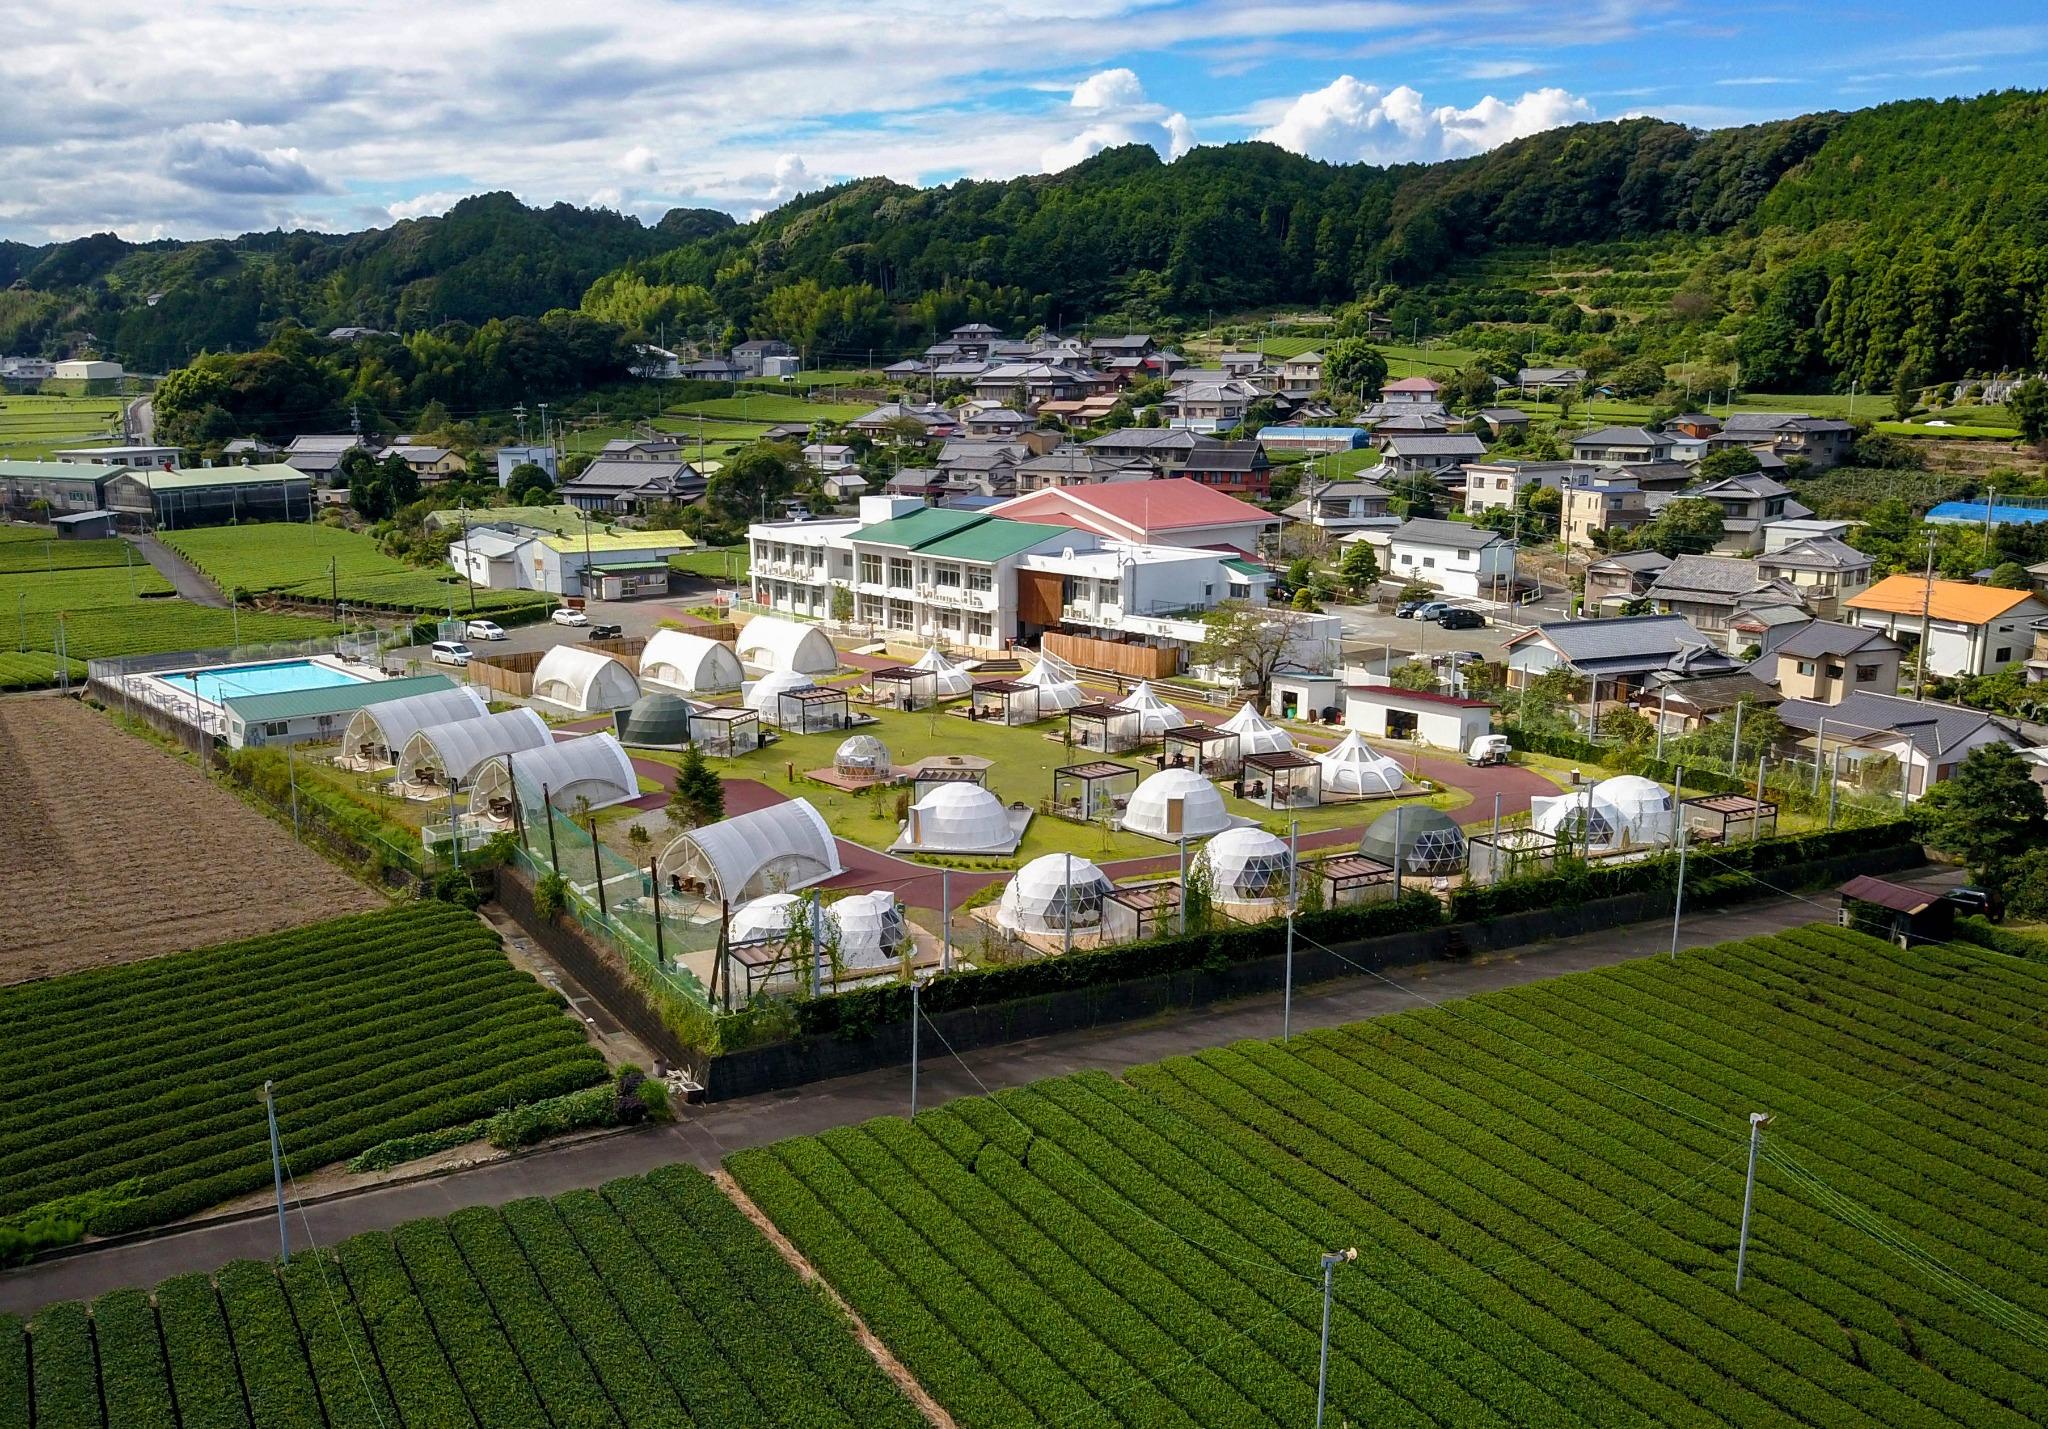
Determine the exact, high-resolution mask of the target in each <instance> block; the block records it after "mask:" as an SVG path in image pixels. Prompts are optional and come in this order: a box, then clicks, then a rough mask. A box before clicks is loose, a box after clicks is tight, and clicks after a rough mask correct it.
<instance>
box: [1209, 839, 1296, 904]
mask: <svg viewBox="0 0 2048 1429" xmlns="http://www.w3.org/2000/svg"><path fill="white" fill-rule="evenodd" d="M1195 861H1196V863H1197V865H1198V866H1199V867H1201V868H1202V869H1204V870H1205V871H1206V872H1207V873H1208V875H1209V887H1210V891H1211V893H1212V894H1213V895H1214V896H1215V897H1217V898H1220V899H1224V900H1225V901H1227V902H1231V903H1263V902H1268V901H1278V900H1283V899H1285V898H1286V897H1287V884H1288V878H1289V876H1290V873H1291V871H1292V869H1293V867H1294V854H1293V851H1292V850H1291V849H1290V848H1289V847H1288V845H1287V841H1286V840H1285V839H1283V838H1281V837H1280V836H1279V835H1277V834H1272V833H1268V832H1267V831H1266V830H1264V829H1262V828H1258V827H1256V826H1255V825H1249V824H1247V825H1244V826H1241V827H1239V828H1234V829H1225V830H1224V831H1223V832H1222V833H1220V834H1218V835H1216V837H1215V838H1213V839H1210V840H1209V842H1207V843H1206V844H1203V845H1202V849H1201V852H1199V853H1197V854H1196V855H1195Z"/></svg>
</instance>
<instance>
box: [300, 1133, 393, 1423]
mask: <svg viewBox="0 0 2048 1429" xmlns="http://www.w3.org/2000/svg"><path fill="white" fill-rule="evenodd" d="M278 1160H279V1161H280V1162H281V1163H282V1164H283V1166H284V1178H285V1180H286V1181H288V1182H290V1183H291V1188H292V1194H291V1199H292V1205H293V1207H294V1209H296V1210H297V1211H298V1213H299V1225H300V1226H301V1227H302V1228H303V1229H304V1230H305V1233H306V1247H307V1249H308V1250H309V1251H310V1252H311V1253H312V1256H313V1268H314V1269H315V1270H316V1271H318V1272H319V1274H320V1287H321V1288H322V1289H323V1290H325V1291H326V1292H327V1304H328V1307H329V1308H330V1309H332V1310H333V1312H334V1324H335V1328H336V1329H338V1330H339V1331H340V1332H341V1342H342V1343H343V1344H345V1345H347V1346H348V1362H349V1364H350V1366H351V1367H352V1368H354V1370H355V1372H356V1381H357V1382H358V1383H359V1384H361V1385H362V1387H363V1398H364V1399H365V1400H366V1401H368V1403H369V1406H370V1413H371V1414H373V1415H375V1416H376V1418H377V1423H378V1425H379V1426H380V1429H381V1426H382V1425H383V1423H384V1411H383V1410H381V1409H379V1408H378V1407H377V1395H376V1392H375V1391H374V1390H372V1389H371V1388H370V1378H369V1376H368V1375H366V1374H364V1373H363V1362H362V1361H361V1360H360V1359H359V1358H357V1356H356V1342H355V1337H354V1336H353V1335H351V1334H350V1333H349V1327H348V1317H347V1316H345V1315H343V1314H342V1313H341V1301H340V1299H339V1298H338V1297H337V1296H336V1295H335V1293H334V1282H333V1281H332V1280H330V1279H329V1278H328V1275H327V1261H326V1259H325V1258H324V1257H323V1256H322V1255H321V1254H320V1243H319V1241H318V1240H316V1239H315V1238H314V1235H313V1222H312V1220H311V1218H309V1217H308V1216H307V1215H306V1198H305V1197H304V1196H302V1195H300V1194H299V1178H298V1177H297V1176H296V1175H294V1174H293V1173H292V1163H291V1158H290V1157H288V1156H286V1155H285V1154H284V1150H283V1146H282V1144H280V1146H279V1149H278Z"/></svg>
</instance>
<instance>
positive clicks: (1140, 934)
mask: <svg viewBox="0 0 2048 1429" xmlns="http://www.w3.org/2000/svg"><path fill="white" fill-rule="evenodd" d="M1179 914H1180V884H1179V882H1178V881H1175V880H1169V881H1166V882H1161V883H1140V884H1136V885H1133V886H1132V887H1129V888H1112V889H1111V890H1110V891H1109V892H1107V893H1105V894H1103V895H1102V935H1103V937H1104V938H1105V939H1107V940H1109V941H1112V942H1118V943H1124V942H1133V943H1134V942H1139V941H1141V940H1143V939H1145V938H1150V937H1152V936H1154V935H1155V934H1157V933H1161V932H1164V931H1165V929H1166V926H1167V924H1168V923H1170V922H1172V921H1173V920H1175V919H1176V918H1177V917H1178V916H1179Z"/></svg>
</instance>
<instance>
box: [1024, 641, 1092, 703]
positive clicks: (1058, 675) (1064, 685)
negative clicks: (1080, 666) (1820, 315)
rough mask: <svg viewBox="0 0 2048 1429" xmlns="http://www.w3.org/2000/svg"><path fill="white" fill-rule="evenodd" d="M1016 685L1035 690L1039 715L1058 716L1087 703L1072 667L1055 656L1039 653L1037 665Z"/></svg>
mask: <svg viewBox="0 0 2048 1429" xmlns="http://www.w3.org/2000/svg"><path fill="white" fill-rule="evenodd" d="M1017 683H1018V684H1020V685H1032V686H1035V687H1036V688H1037V690H1038V710H1039V713H1040V714H1047V715H1050V714H1059V713H1060V712H1062V711H1064V710H1070V709H1072V708H1073V707H1074V706H1075V705H1080V704H1086V703H1087V702H1088V697H1087V695H1085V694H1083V693H1082V692H1081V683H1080V681H1079V680H1077V679H1076V678H1075V675H1074V667H1073V666H1072V665H1069V664H1068V663H1067V662H1066V661H1064V660H1062V659H1060V657H1059V656H1057V655H1047V654H1043V653H1041V654H1040V655H1039V657H1038V663H1037V664H1036V665H1033V666H1032V667H1031V673H1030V674H1028V675H1026V676H1025V677H1024V678H1023V679H1021V680H1019V681H1018V682H1017Z"/></svg>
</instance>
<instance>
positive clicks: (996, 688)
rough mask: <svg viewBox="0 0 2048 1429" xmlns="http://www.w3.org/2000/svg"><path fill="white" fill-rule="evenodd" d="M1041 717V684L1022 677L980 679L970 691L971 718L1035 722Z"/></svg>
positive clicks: (1003, 721) (1008, 721) (969, 713)
mask: <svg viewBox="0 0 2048 1429" xmlns="http://www.w3.org/2000/svg"><path fill="white" fill-rule="evenodd" d="M1038 716H1039V709H1038V686H1036V685H1027V684H1025V683H1024V682H1023V681H1022V680H976V681H975V682H974V689H973V690H972V691H970V692H969V694H968V698H967V717H968V718H969V719H986V720H997V721H999V722H1001V723H1003V724H1031V723H1033V722H1034V721H1036V720H1037V719H1038Z"/></svg>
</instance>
